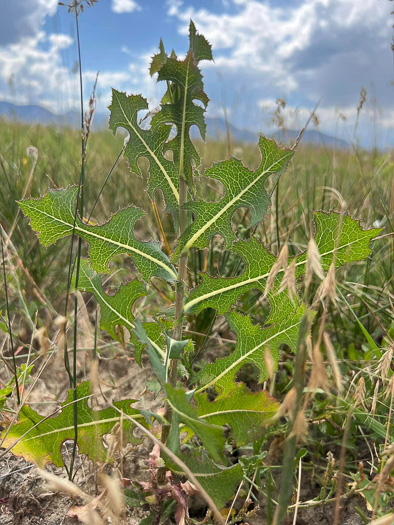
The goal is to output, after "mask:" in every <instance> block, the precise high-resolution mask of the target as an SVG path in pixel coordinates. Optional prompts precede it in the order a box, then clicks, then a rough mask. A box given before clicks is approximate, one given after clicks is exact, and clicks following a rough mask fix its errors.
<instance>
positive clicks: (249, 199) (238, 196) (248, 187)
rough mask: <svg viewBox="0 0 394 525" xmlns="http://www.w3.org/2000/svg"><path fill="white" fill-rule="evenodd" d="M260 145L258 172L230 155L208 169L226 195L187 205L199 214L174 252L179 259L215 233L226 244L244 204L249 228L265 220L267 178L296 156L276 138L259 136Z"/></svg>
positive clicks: (233, 236) (268, 200) (205, 243)
mask: <svg viewBox="0 0 394 525" xmlns="http://www.w3.org/2000/svg"><path fill="white" fill-rule="evenodd" d="M259 148H260V152H261V157H262V161H261V163H260V166H259V167H258V168H257V170H256V171H251V170H249V169H248V168H246V167H245V166H244V165H243V164H242V162H241V161H240V160H239V159H236V158H233V157H232V158H230V159H229V160H225V161H223V162H219V163H217V164H214V165H213V166H212V167H211V168H210V169H208V170H207V171H206V172H205V176H206V177H210V178H212V179H216V180H218V181H220V182H221V183H222V184H223V185H224V188H225V192H226V193H225V196H224V197H223V199H221V200H220V201H216V202H204V201H198V202H193V201H191V202H188V203H187V204H186V205H185V206H184V207H185V208H186V209H187V210H189V211H191V212H192V213H193V215H194V216H195V217H196V219H195V221H194V222H193V223H192V224H191V225H190V226H189V227H188V228H187V229H186V231H185V232H184V234H183V235H182V237H181V238H180V239H179V243H178V246H177V248H176V250H175V252H174V254H173V260H177V259H178V258H179V257H180V255H181V253H182V252H184V251H189V250H190V248H193V247H196V248H201V249H202V248H205V247H206V246H208V243H209V240H210V239H211V237H212V236H213V235H215V234H220V235H221V236H222V237H223V238H224V242H225V246H227V247H228V246H230V245H231V243H232V242H233V241H234V239H235V234H234V231H233V229H232V227H231V217H232V216H233V214H234V212H235V211H236V210H237V209H238V208H241V207H246V208H249V210H250V212H251V219H250V227H253V226H255V225H256V224H257V223H258V222H260V221H261V220H263V219H264V216H265V214H266V212H267V208H268V206H269V204H270V198H271V196H270V195H269V194H268V193H267V192H266V190H265V188H264V185H265V183H266V180H267V178H268V177H270V176H272V175H275V176H276V177H279V176H280V174H281V173H282V172H283V170H284V169H285V167H286V165H287V163H288V162H289V160H290V159H291V157H292V155H293V151H291V150H287V149H282V148H280V147H279V146H278V145H277V144H276V142H275V141H274V140H270V139H266V138H264V137H262V136H261V137H260V140H259Z"/></svg>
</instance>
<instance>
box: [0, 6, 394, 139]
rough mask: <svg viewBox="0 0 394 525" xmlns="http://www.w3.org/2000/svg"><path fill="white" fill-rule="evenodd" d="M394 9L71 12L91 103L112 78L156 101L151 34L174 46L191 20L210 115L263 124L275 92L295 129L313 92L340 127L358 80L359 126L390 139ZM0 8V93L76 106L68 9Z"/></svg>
mask: <svg viewBox="0 0 394 525" xmlns="http://www.w3.org/2000/svg"><path fill="white" fill-rule="evenodd" d="M64 1H65V2H66V0H64ZM393 9H394V5H393V2H390V1H389V0H184V1H182V0H167V1H166V0H99V1H98V3H96V4H95V6H94V7H93V8H89V9H86V10H85V11H84V13H83V14H82V15H81V16H80V29H81V42H82V63H83V68H84V71H85V73H84V84H85V94H86V97H88V95H89V91H90V89H91V86H92V83H93V81H94V79H95V76H96V72H97V71H100V76H99V88H98V93H99V96H100V100H99V109H100V111H105V108H106V105H108V103H109V101H110V98H109V97H110V88H111V87H116V88H117V89H120V90H125V91H127V92H129V93H141V92H142V93H143V94H144V95H145V96H147V97H148V98H149V101H150V103H151V105H152V107H154V106H155V105H157V103H158V100H159V98H160V95H161V93H162V87H161V86H157V85H156V84H155V83H154V82H153V81H152V79H150V77H149V74H148V66H149V60H150V57H151V56H152V54H153V53H154V52H155V50H156V49H157V45H158V43H159V39H160V37H162V38H163V41H164V43H165V45H166V48H167V49H171V48H175V50H176V51H177V52H178V54H179V55H182V54H184V53H185V51H186V50H187V45H188V43H187V28H188V24H189V20H190V19H193V21H194V22H195V24H196V26H197V29H198V30H199V31H200V32H201V33H203V34H204V35H205V36H206V37H207V38H208V39H209V41H210V42H211V43H212V45H213V52H214V59H215V61H214V62H213V63H203V64H202V67H203V73H204V77H205V83H206V91H207V93H208V95H209V97H210V99H211V103H210V106H209V111H208V114H209V116H222V115H223V105H225V106H226V108H227V112H228V114H229V120H230V121H231V122H232V123H233V124H235V125H236V126H238V127H240V128H247V129H250V130H258V131H263V132H264V131H267V130H270V129H271V128H270V126H272V125H271V124H270V120H271V119H272V113H273V111H274V110H275V100H276V99H278V98H284V99H285V100H286V103H287V107H286V110H285V112H284V117H285V123H286V126H287V127H289V128H297V127H298V128H299V127H300V126H302V125H303V123H304V122H305V120H306V119H307V118H308V116H309V114H310V111H311V110H312V109H313V108H314V106H315V105H316V103H317V102H318V101H320V105H319V108H318V111H317V114H318V116H319V120H320V128H321V130H322V131H325V132H328V133H330V134H336V135H338V136H342V137H344V138H349V137H351V136H352V133H353V128H354V123H355V118H356V114H357V106H358V104H359V99H360V90H361V87H362V86H364V87H365V89H366V90H367V102H366V104H365V106H364V108H363V111H362V115H361V118H360V123H359V134H360V136H361V139H362V141H363V143H364V144H367V143H368V144H370V143H371V142H373V141H374V140H375V138H377V140H378V141H379V144H380V145H383V146H384V145H385V144H390V140H394V84H393V78H394V75H393V53H392V51H391V42H392V34H393V29H392V25H393V23H394V17H393V16H391V15H390V12H391V11H392V10H393ZM0 13H1V17H0V100H8V101H12V102H14V103H17V104H40V105H42V106H45V107H46V108H48V109H50V110H51V111H53V112H56V113H63V112H65V111H68V110H70V109H77V107H78V77H77V75H76V74H75V70H76V67H75V66H76V63H77V62H76V61H77V49H76V34H75V19H74V17H73V15H72V14H69V13H68V12H67V9H66V8H64V7H58V6H57V0H2V1H1V2H0ZM391 145H392V143H391Z"/></svg>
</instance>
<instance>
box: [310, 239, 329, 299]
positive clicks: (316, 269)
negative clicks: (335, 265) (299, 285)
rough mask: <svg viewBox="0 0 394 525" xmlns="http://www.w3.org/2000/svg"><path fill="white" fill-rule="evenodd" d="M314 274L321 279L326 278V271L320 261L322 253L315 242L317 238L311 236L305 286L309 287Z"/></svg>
mask: <svg viewBox="0 0 394 525" xmlns="http://www.w3.org/2000/svg"><path fill="white" fill-rule="evenodd" d="M313 274H315V275H317V277H319V279H321V280H323V279H324V277H325V276H324V271H323V267H322V265H321V262H320V253H319V249H318V247H317V244H316V242H315V239H314V238H313V237H311V238H310V239H309V243H308V253H307V259H306V271H305V288H306V289H308V288H309V286H310V284H311V282H312V277H313Z"/></svg>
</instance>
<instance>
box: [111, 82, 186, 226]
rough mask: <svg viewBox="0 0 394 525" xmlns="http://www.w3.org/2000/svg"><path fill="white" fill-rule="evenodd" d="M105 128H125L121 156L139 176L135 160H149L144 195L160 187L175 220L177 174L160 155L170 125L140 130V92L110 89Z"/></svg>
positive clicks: (143, 102) (144, 105)
mask: <svg viewBox="0 0 394 525" xmlns="http://www.w3.org/2000/svg"><path fill="white" fill-rule="evenodd" d="M108 109H109V110H110V112H111V116H110V119H109V127H110V129H111V130H112V131H113V132H114V133H115V132H116V130H117V129H118V128H124V129H126V130H127V131H128V132H129V134H130V138H129V141H128V143H127V146H126V150H125V155H126V156H127V158H128V161H129V164H130V167H131V169H132V170H133V172H134V173H136V174H137V175H141V170H140V167H139V165H138V160H139V159H140V158H141V157H145V158H147V159H148V160H149V174H150V176H149V187H148V194H149V196H150V197H151V199H152V200H153V199H154V194H155V191H156V190H157V189H161V190H162V192H163V194H164V198H165V200H166V203H167V211H169V212H171V213H172V214H173V216H174V219H175V221H176V222H177V221H178V215H179V177H178V169H177V167H176V165H175V164H174V162H171V161H169V160H167V159H166V158H165V157H164V156H163V145H164V143H165V142H166V141H167V139H168V136H169V134H170V131H171V126H168V125H166V124H164V125H162V126H157V127H156V128H155V129H142V128H141V127H140V126H139V125H138V122H137V118H138V112H139V111H141V110H146V109H148V102H147V100H146V99H145V98H143V97H142V96H141V95H130V96H127V95H126V93H121V92H119V91H117V90H116V89H113V90H112V104H111V105H110V106H109V108H108Z"/></svg>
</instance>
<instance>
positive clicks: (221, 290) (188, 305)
mask: <svg viewBox="0 0 394 525" xmlns="http://www.w3.org/2000/svg"><path fill="white" fill-rule="evenodd" d="M362 240H363V239H356V240H354V241H351V242H348V243H346V244H342V245H341V246H338V247H336V248H334V249H333V250H330V251H328V252H325V253H321V254H320V257H325V256H326V255H330V254H333V253H335V252H336V251H339V250H342V249H343V248H346V247H348V246H351V245H352V244H356V243H358V242H361V241H362ZM300 255H303V254H300ZM298 257H299V256H298ZM303 264H306V261H300V262H298V263H296V264H295V266H296V267H298V266H302V265H303ZM269 273H270V272H267V273H265V274H263V275H258V276H257V277H251V278H250V279H246V280H244V281H240V282H238V283H235V284H232V285H230V286H226V287H224V288H219V289H218V290H213V291H212V292H209V293H206V294H204V295H201V296H200V297H196V298H195V299H193V300H191V301H189V302H188V303H186V304H185V311H187V310H189V309H190V308H191V307H192V306H194V305H196V304H198V303H200V302H202V301H205V300H206V299H209V298H210V297H214V296H215V295H219V294H221V293H225V292H228V291H229V290H235V289H236V288H240V287H241V286H245V285H247V284H250V283H254V282H256V281H260V280H261V279H265V278H267V277H268V276H269ZM281 273H284V270H283V268H281V269H280V270H279V272H278V275H279V274H281Z"/></svg>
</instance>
